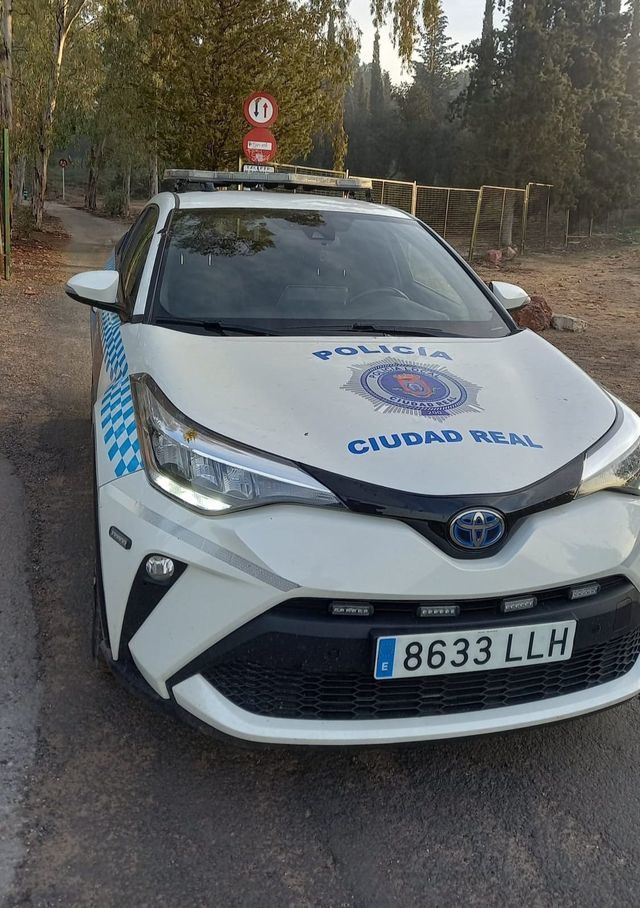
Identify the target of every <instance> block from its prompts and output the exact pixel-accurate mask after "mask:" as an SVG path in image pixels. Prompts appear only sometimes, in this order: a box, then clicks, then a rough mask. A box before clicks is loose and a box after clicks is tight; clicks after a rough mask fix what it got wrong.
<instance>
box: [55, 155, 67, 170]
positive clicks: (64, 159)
mask: <svg viewBox="0 0 640 908" xmlns="http://www.w3.org/2000/svg"><path fill="white" fill-rule="evenodd" d="M58 164H59V165H60V167H62V169H63V170H64V169H65V167H68V166H69V162H68V161H67V159H66V158H60V160H59V161H58Z"/></svg>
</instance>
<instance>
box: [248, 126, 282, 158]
mask: <svg viewBox="0 0 640 908" xmlns="http://www.w3.org/2000/svg"><path fill="white" fill-rule="evenodd" d="M242 150H243V151H244V156H245V158H247V159H248V160H249V161H251V163H252V164H267V163H268V162H269V161H273V159H274V158H275V156H276V152H277V150H278V144H277V142H276V139H275V136H274V134H273V133H272V132H271V130H270V129H263V128H262V127H261V126H259V127H256V128H255V129H250V130H249V132H248V133H247V134H246V136H245V137H244V139H243V140H242Z"/></svg>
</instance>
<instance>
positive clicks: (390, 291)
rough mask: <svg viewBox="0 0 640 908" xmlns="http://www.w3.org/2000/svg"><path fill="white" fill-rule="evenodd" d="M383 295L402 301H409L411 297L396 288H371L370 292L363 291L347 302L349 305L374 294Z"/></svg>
mask: <svg viewBox="0 0 640 908" xmlns="http://www.w3.org/2000/svg"><path fill="white" fill-rule="evenodd" d="M380 293H384V294H386V295H387V296H389V294H391V295H392V296H399V297H400V298H401V299H403V300H409V301H410V300H411V297H409V296H407V294H406V293H405V292H404V290H398V288H397V287H372V288H371V290H363V291H362V292H361V293H356V295H355V296H352V297H351V299H350V300H349V305H351V304H352V303H355V302H356V300H359V299H363V298H364V297H365V296H373V295H374V294H380Z"/></svg>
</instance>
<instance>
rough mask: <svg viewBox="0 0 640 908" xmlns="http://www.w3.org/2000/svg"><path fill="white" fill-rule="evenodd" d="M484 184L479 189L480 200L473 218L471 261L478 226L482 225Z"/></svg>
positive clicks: (470, 244) (470, 247)
mask: <svg viewBox="0 0 640 908" xmlns="http://www.w3.org/2000/svg"><path fill="white" fill-rule="evenodd" d="M483 190H484V186H481V187H480V189H479V191H478V202H477V204H476V213H475V217H474V219H473V230H472V231H471V242H470V243H469V261H470V262H471V261H473V252H474V250H475V247H476V237H477V235H478V227H479V226H480V211H481V209H482V193H483Z"/></svg>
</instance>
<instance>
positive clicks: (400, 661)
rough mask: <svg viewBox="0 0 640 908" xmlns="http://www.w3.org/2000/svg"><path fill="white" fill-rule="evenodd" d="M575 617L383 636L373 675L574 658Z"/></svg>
mask: <svg viewBox="0 0 640 908" xmlns="http://www.w3.org/2000/svg"><path fill="white" fill-rule="evenodd" d="M575 632H576V622H575V621H559V622H556V623H554V624H527V625H518V626H516V627H513V626H511V627H490V628H485V629H483V630H460V631H447V632H445V633H440V632H437V631H436V632H433V633H431V634H403V635H401V636H398V637H379V638H378V641H377V647H376V662H375V669H374V678H376V679H377V680H379V681H383V680H385V679H388V678H415V677H419V676H422V675H452V674H455V673H458V672H481V671H487V670H490V669H497V668H519V667H520V666H524V665H540V664H542V663H544V662H562V661H563V660H565V659H570V658H571V653H572V650H573V638H574V636H575Z"/></svg>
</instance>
